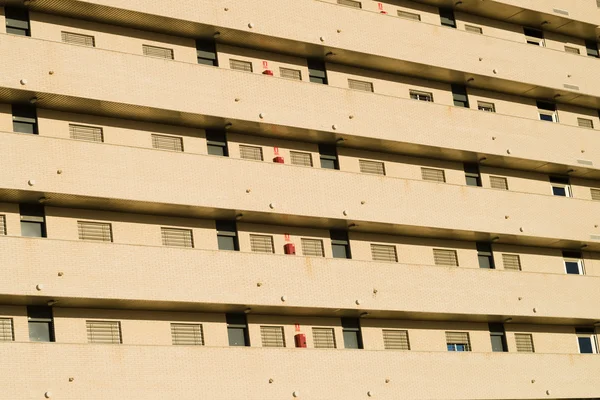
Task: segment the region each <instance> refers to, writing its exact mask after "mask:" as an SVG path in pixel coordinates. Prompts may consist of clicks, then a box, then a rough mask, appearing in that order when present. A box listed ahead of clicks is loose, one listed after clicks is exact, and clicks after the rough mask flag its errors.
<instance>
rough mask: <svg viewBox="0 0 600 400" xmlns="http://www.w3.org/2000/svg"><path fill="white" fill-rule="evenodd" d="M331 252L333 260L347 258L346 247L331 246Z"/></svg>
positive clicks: (340, 245)
mask: <svg viewBox="0 0 600 400" xmlns="http://www.w3.org/2000/svg"><path fill="white" fill-rule="evenodd" d="M331 250H332V252H333V258H349V257H348V250H347V246H346V245H343V244H333V245H331Z"/></svg>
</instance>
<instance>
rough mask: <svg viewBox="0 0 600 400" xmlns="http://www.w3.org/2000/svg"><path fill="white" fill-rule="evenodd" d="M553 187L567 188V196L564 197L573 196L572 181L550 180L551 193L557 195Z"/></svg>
mask: <svg viewBox="0 0 600 400" xmlns="http://www.w3.org/2000/svg"><path fill="white" fill-rule="evenodd" d="M553 188H564V189H565V196H564V197H573V191H572V190H571V184H570V183H556V182H550V189H551V193H550V194H552V195H553V196H556V195H555V194H554V191H553V190H552V189H553Z"/></svg>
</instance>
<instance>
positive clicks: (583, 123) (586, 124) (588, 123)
mask: <svg viewBox="0 0 600 400" xmlns="http://www.w3.org/2000/svg"><path fill="white" fill-rule="evenodd" d="M577 125H579V126H580V127H582V128H590V129H594V121H592V120H591V119H587V118H577Z"/></svg>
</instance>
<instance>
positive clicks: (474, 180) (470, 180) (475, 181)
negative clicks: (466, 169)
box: [466, 176, 481, 186]
mask: <svg viewBox="0 0 600 400" xmlns="http://www.w3.org/2000/svg"><path fill="white" fill-rule="evenodd" d="M466 178H467V185H468V186H481V185H480V184H479V178H476V177H474V176H467V177H466Z"/></svg>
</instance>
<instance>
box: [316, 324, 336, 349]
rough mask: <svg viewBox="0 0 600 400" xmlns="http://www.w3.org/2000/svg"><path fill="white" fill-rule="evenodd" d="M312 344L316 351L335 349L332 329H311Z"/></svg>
mask: <svg viewBox="0 0 600 400" xmlns="http://www.w3.org/2000/svg"><path fill="white" fill-rule="evenodd" d="M312 333H313V343H314V347H315V348H316V349H335V348H336V344H335V334H334V332H333V328H312Z"/></svg>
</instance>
